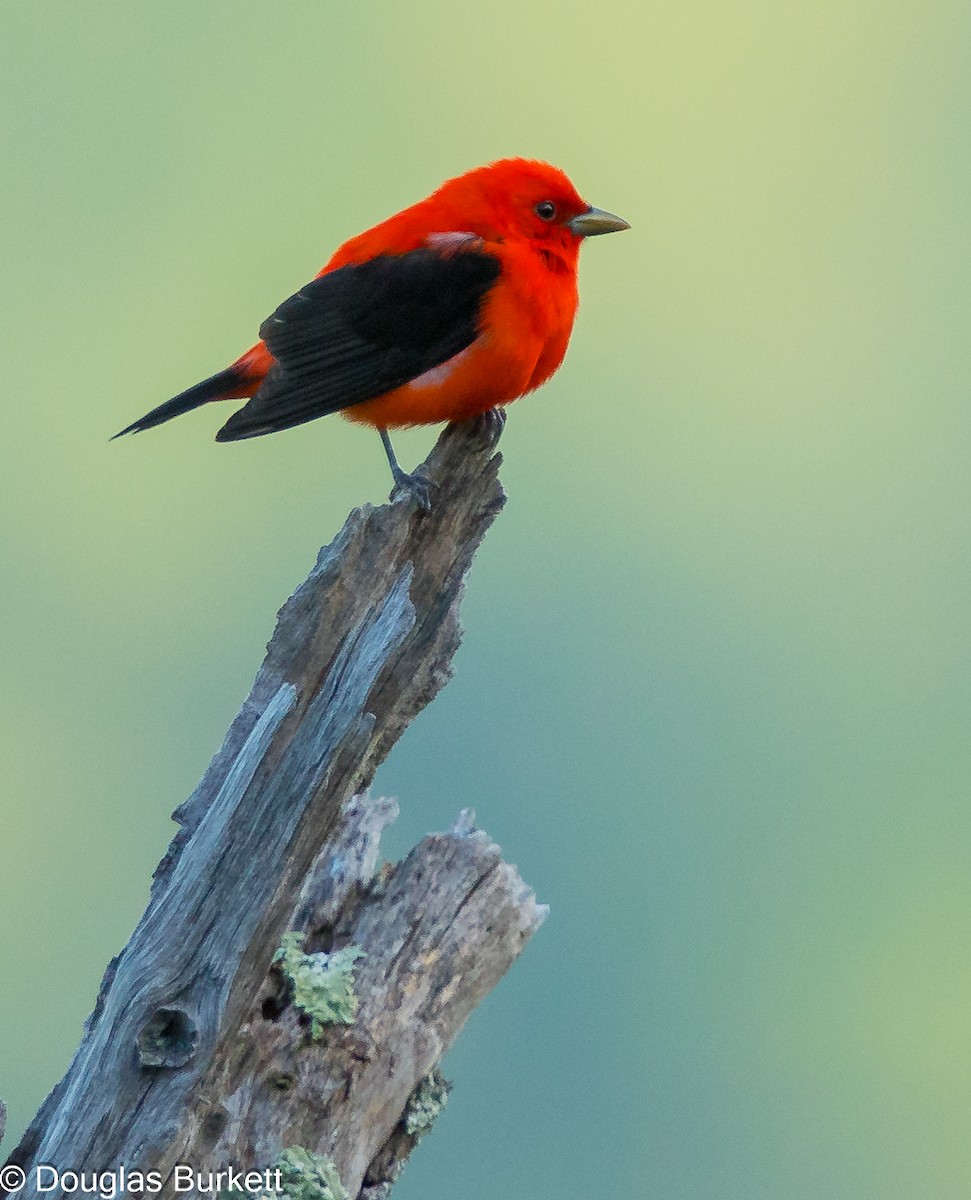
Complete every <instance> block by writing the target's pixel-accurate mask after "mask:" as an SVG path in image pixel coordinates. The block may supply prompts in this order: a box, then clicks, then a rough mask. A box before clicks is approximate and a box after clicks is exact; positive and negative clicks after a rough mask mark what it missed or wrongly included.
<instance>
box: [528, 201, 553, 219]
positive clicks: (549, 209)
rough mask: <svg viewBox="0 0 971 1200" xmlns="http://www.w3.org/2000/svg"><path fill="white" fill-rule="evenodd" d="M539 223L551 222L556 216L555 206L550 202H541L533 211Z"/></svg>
mask: <svg viewBox="0 0 971 1200" xmlns="http://www.w3.org/2000/svg"><path fill="white" fill-rule="evenodd" d="M533 212H534V213H535V214H536V215H537V216H538V217H539V219H540V220H541V221H552V220H553V218H554V217H555V216H556V205H555V204H554V203H553V201H552V200H541V201H540V202H539V204H537V205H536V207H535V208H534V209H533Z"/></svg>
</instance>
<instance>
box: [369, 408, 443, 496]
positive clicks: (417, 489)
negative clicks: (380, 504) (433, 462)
mask: <svg viewBox="0 0 971 1200" xmlns="http://www.w3.org/2000/svg"><path fill="white" fill-rule="evenodd" d="M378 433H380V434H381V442H382V444H383V445H384V452H385V454H386V455H387V456H388V466H389V467H390V468H391V477H392V478H393V479H394V489H393V490H392V492H391V495H390V497H389V499H391V500H393V499H394V498H395V496H396V495H397V494H398V492H405V493H407V494H408V495H409V496H412V497H413V498H414V501H415V503H416V504H417V505H418V507H419V508H420V509H421V510H422V512H429V511H430V510H431V507H432V488H433V487H434V486H435V485H434V484H433V483H432V481H431V480H430V479H424V478H422V476H421V475H418V474H415V475H409V474H408V472H407V471H403V470H402V469H401V466H400V464H399V462H398V459H397V458H396V457H395V452H394V447H393V446H392V445H391V438H390V437H388V431H387V429H379V430H378Z"/></svg>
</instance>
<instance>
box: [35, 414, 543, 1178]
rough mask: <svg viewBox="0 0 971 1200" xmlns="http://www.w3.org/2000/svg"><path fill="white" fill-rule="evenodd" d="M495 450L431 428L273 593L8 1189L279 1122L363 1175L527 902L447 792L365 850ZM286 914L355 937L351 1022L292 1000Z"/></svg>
mask: <svg viewBox="0 0 971 1200" xmlns="http://www.w3.org/2000/svg"><path fill="white" fill-rule="evenodd" d="M499 461H500V458H499V456H498V455H494V454H493V453H492V451H491V447H490V446H489V445H487V444H485V443H484V442H483V439H482V437H481V433H480V432H479V430H478V428H477V427H476V426H474V425H469V426H460V427H452V428H449V429H447V430H446V431H445V432H444V433H443V434H442V437H441V438H440V439H439V442H438V444H437V445H436V447H435V449H434V450H433V451H432V454H431V455H430V457H429V459H428V460H427V462H426V464H425V466H424V468H423V470H424V472H425V473H426V474H427V477H428V478H429V479H431V480H432V482H433V483H434V484H435V485H436V487H435V490H434V493H433V506H432V509H431V512H430V513H427V514H423V513H421V512H418V511H416V509H415V507H414V505H413V504H412V503H411V502H409V501H408V500H407V499H401V498H399V499H396V500H395V501H394V502H393V503H391V504H389V505H385V506H382V507H379V508H371V507H370V506H367V507H365V508H363V509H359V510H355V511H354V512H353V513H352V514H351V516H350V517H349V518H348V520H347V523H346V524H345V526H344V529H343V530H342V531H341V533H340V534H339V535H338V537H337V538H336V539H335V541H334V542H333V543H332V544H331V545H330V546H328V547H325V548H324V549H323V550H322V551H321V552H320V555H319V558H318V561H317V564H316V566H315V567H314V569H313V571H312V572H311V574H310V576H309V578H308V579H307V580H306V581H305V582H304V583H303V584H302V585H301V586H300V587H299V588H298V589H297V590H296V592H295V593H294V595H293V596H292V597H291V598H290V600H289V601H288V602H287V603H286V605H285V606H284V607H283V609H282V610H281V612H280V614H279V617H278V621H277V627H276V631H275V633H274V635H273V638H272V640H271V642H270V644H269V646H268V648H267V655H266V658H265V660H264V662H263V665H262V667H261V669H260V672H259V674H258V676H257V678H256V681H255V683H254V685H253V689H252V692H251V693H250V696H249V698H248V699H247V700H246V702H245V704H244V705H243V707H242V709H241V711H240V713H239V715H238V716H237V717H236V719H235V721H234V722H233V724H232V726H231V728H230V730H229V732H228V734H227V735H226V739H225V742H224V744H223V746H222V748H221V749H220V750H219V752H218V753H217V754H216V756H215V758H214V759H213V761H212V763H211V764H210V766H209V768H208V770H207V771H206V773H205V775H204V777H203V779H202V781H201V783H200V784H199V786H198V788H197V789H196V791H195V792H194V794H193V795H192V796H191V797H190V799H189V800H188V801H186V803H184V804H183V805H182V806H181V807H180V808H179V809H178V810H177V811H176V813H175V817H176V820H177V821H178V822H179V824H180V829H179V832H178V833H177V835H176V836H175V838H174V840H173V842H172V844H171V846H170V847H169V850H168V851H167V853H166V855H165V857H164V859H163V860H162V862H161V863H160V864H159V867H158V869H157V871H156V875H155V880H154V884H153V888H152V894H151V898H150V902H149V905H148V908H147V909H146V911H145V913H144V915H143V917H142V919H141V921H140V923H139V925H138V927H137V929H136V930H135V932H134V934H133V935H132V938H131V940H130V941H129V943H128V945H127V946H126V947H125V949H124V950H123V951H122V953H121V954H120V955H119V956H118V957H117V958H116V959H115V960H114V961H113V962H112V963H111V964H110V965H109V967H108V970H107V971H106V973H105V978H104V981H103V983H102V988H101V994H100V995H99V997H98V1001H97V1004H96V1006H95V1010H94V1012H93V1013H92V1015H91V1017H90V1018H89V1020H88V1022H87V1025H86V1027H85V1033H84V1038H83V1041H82V1043H81V1046H80V1048H79V1050H78V1051H77V1054H76V1056H75V1058H74V1061H73V1062H72V1064H71V1066H70V1068H69V1069H68V1072H67V1074H66V1075H65V1076H64V1078H63V1080H62V1081H61V1082H60V1084H58V1086H57V1087H56V1088H55V1089H54V1091H53V1092H52V1093H51V1095H50V1096H49V1097H48V1099H47V1101H46V1102H45V1104H44V1106H43V1107H42V1108H41V1110H40V1112H39V1113H38V1114H37V1116H36V1117H35V1119H34V1122H33V1123H32V1125H31V1127H30V1129H29V1130H28V1132H27V1134H26V1135H25V1136H24V1139H23V1141H22V1142H21V1144H20V1146H19V1147H18V1148H17V1150H16V1151H15V1152H14V1153H13V1155H12V1156H11V1161H12V1162H15V1163H18V1164H20V1165H21V1166H23V1167H24V1168H26V1169H27V1171H28V1184H27V1187H26V1188H25V1189H24V1190H23V1192H21V1193H20V1194H21V1195H23V1196H32V1195H35V1194H36V1190H35V1188H34V1187H33V1183H32V1176H31V1167H32V1166H34V1165H36V1164H38V1163H52V1164H54V1165H56V1166H59V1167H60V1168H61V1169H62V1170H64V1169H71V1170H75V1171H99V1172H100V1171H105V1170H116V1169H117V1168H118V1167H119V1166H120V1165H122V1164H124V1165H125V1166H126V1167H127V1168H128V1170H129V1171H130V1170H134V1169H138V1170H140V1171H149V1170H159V1171H161V1172H162V1175H163V1177H165V1178H167V1179H170V1178H171V1174H170V1173H171V1171H172V1170H173V1168H174V1165H175V1164H176V1163H185V1164H190V1165H191V1166H192V1167H193V1168H195V1169H200V1170H218V1169H220V1168H222V1167H223V1166H225V1165H227V1164H235V1165H237V1166H244V1167H246V1168H257V1169H258V1168H263V1167H266V1166H268V1165H270V1164H271V1163H272V1162H273V1161H274V1159H275V1158H276V1157H277V1155H278V1154H279V1153H280V1151H281V1150H282V1149H283V1148H285V1147H287V1146H295V1145H296V1146H301V1147H304V1148H306V1149H308V1150H310V1151H312V1152H315V1153H322V1154H326V1155H327V1156H329V1158H330V1159H331V1160H332V1162H333V1164H334V1166H335V1167H336V1169H337V1171H338V1172H339V1174H340V1177H341V1180H342V1181H343V1186H344V1188H345V1189H346V1191H347V1193H348V1195H349V1196H352V1197H356V1196H361V1197H363V1198H365V1200H379V1198H380V1197H383V1196H384V1195H386V1193H387V1190H388V1187H389V1185H390V1182H391V1181H393V1179H394V1177H395V1175H396V1173H397V1171H398V1169H400V1165H401V1163H402V1162H403V1160H404V1158H405V1157H407V1154H408V1152H409V1151H410V1149H411V1147H412V1146H413V1145H414V1142H415V1140H416V1136H417V1134H416V1132H415V1130H414V1128H413V1126H414V1124H415V1122H414V1121H411V1120H410V1119H409V1113H410V1112H412V1111H413V1105H414V1097H415V1096H416V1095H420V1094H421V1092H420V1088H421V1086H422V1081H423V1080H426V1078H427V1077H428V1076H429V1073H430V1072H432V1071H433V1069H434V1068H435V1067H436V1065H437V1064H438V1062H439V1060H440V1058H441V1056H442V1054H443V1052H444V1051H445V1049H446V1048H447V1047H448V1046H449V1044H450V1043H451V1041H452V1040H453V1038H454V1037H455V1036H456V1034H457V1033H458V1031H459V1029H460V1028H461V1027H462V1025H463V1023H464V1022H465V1020H466V1018H467V1017H468V1015H469V1013H470V1012H471V1010H472V1008H473V1007H474V1006H475V1004H476V1003H477V1002H478V1001H479V1000H480V999H481V998H482V997H483V996H484V995H485V994H486V992H488V990H489V989H490V988H491V987H492V986H493V985H494V984H495V983H496V982H497V981H498V979H499V978H501V976H502V975H503V974H504V973H505V971H506V970H507V969H508V967H509V966H510V965H511V963H512V961H513V960H514V959H515V957H516V956H517V955H518V953H519V952H520V950H521V949H522V947H523V945H524V943H525V941H526V939H527V938H528V937H529V936H530V934H531V933H532V932H533V931H534V930H535V929H536V928H537V927H538V925H539V923H540V922H541V920H542V919H543V916H544V913H545V910H544V909H542V908H541V907H540V906H538V905H537V904H536V903H535V899H534V897H533V895H532V893H531V892H530V890H529V889H528V888H526V887H525V886H524V885H523V883H522V881H521V880H520V879H519V876H518V875H517V873H516V871H515V869H514V868H511V867H509V866H507V865H505V864H504V863H503V862H502V861H501V858H500V853H499V848H498V847H497V846H495V845H494V844H492V843H491V842H490V841H489V839H488V838H487V837H486V835H485V834H483V833H480V832H478V831H476V830H475V829H474V827H473V823H472V821H471V819H470V817H469V816H468V814H465V815H463V817H462V818H460V820H459V822H458V823H457V825H456V826H455V827H454V828H453V830H452V831H451V832H449V833H447V834H443V835H437V836H432V837H428V838H425V839H424V840H423V841H422V842H421V843H420V844H419V845H418V846H417V847H416V848H415V849H414V850H413V851H412V852H411V854H410V855H408V857H407V858H406V859H405V860H404V861H403V862H402V863H400V864H398V865H396V866H394V867H390V866H385V867H384V868H381V869H378V868H377V866H376V864H377V860H378V839H379V837H380V833H381V830H382V829H383V828H384V826H385V825H386V824H387V823H388V822H389V821H390V820H392V819H393V816H394V811H395V809H394V805H393V802H390V801H385V800H371V799H369V798H368V797H367V795H366V789H367V787H368V785H369V783H370V781H371V778H372V777H373V774H374V771H375V769H376V767H377V766H378V764H379V763H380V762H381V760H382V759H383V758H384V757H385V755H386V754H387V752H388V750H389V749H390V748H391V746H392V745H393V743H394V742H395V740H396V739H397V738H398V736H399V734H400V733H401V731H402V730H403V729H404V728H405V727H406V726H407V724H408V723H409V722H410V721H411V720H412V719H413V718H414V716H415V715H416V714H417V713H418V712H419V711H420V710H421V708H423V707H424V705H426V704H427V703H428V702H429V701H430V700H431V699H432V698H433V697H434V696H435V695H436V693H437V692H438V691H439V690H440V688H441V687H442V686H443V685H444V684H445V683H446V682H447V680H448V678H449V675H450V666H449V664H450V661H451V658H452V656H453V654H454V652H455V650H456V649H457V647H458V643H459V639H460V629H459V624H458V606H459V602H460V599H461V595H462V591H463V586H464V582H463V581H464V578H465V575H466V572H467V571H468V568H469V566H470V563H471V560H472V556H473V554H474V553H475V550H476V548H477V546H478V545H479V543H480V541H481V539H482V537H483V535H484V534H485V531H486V530H487V528H488V526H489V525H490V524H491V522H492V521H493V519H494V518H495V516H496V514H497V513H498V511H499V509H500V508H501V507H502V504H503V501H504V496H503V493H502V489H501V487H500V485H499V482H498V476H497V472H498V464H499ZM289 929H298V930H302V931H304V933H305V935H306V936H305V941H304V944H303V947H302V950H303V951H304V952H306V953H316V952H318V951H320V952H324V953H329V952H331V951H335V950H340V949H342V948H344V947H348V946H351V945H356V946H359V947H361V948H362V950H363V956H362V957H361V958H360V959H359V960H358V962H357V964H356V966H355V979H354V991H355V993H356V995H357V998H358V1002H359V1007H358V1010H357V1013H356V1015H355V1016H354V1018H353V1023H352V1024H348V1025H342V1024H333V1025H327V1026H326V1028H325V1029H323V1031H321V1029H319V1028H318V1027H316V1026H315V1025H314V1024H313V1023H312V1022H311V1021H310V1020H309V1018H308V1015H307V1013H306V1012H304V1011H301V1009H300V1008H299V1007H298V1005H297V1003H295V995H294V991H293V986H292V982H291V981H289V980H288V979H287V978H285V977H284V975H283V974H282V973H281V968H280V966H279V965H277V966H272V965H271V960H272V959H273V956H274V953H275V952H276V950H277V948H278V947H279V946H280V944H281V938H282V935H283V934H284V932H285V931H287V930H289ZM314 961H318V960H314ZM321 961H322V960H321ZM315 1035H317V1036H315ZM409 1098H412V1108H409ZM167 1190H168V1189H167Z"/></svg>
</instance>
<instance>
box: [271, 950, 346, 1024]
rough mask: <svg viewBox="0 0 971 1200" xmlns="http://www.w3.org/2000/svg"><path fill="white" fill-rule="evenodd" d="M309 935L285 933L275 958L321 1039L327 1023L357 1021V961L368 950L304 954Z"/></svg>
mask: <svg viewBox="0 0 971 1200" xmlns="http://www.w3.org/2000/svg"><path fill="white" fill-rule="evenodd" d="M305 937H306V934H304V933H300V932H298V931H296V930H291V931H290V932H289V933H285V934H284V935H283V940H282V942H281V943H280V949H279V950H277V952H276V954H275V955H274V956H273V961H274V962H275V963H279V965H280V969H281V971H282V972H283V974H284V975H285V976H286V977H287V979H288V980H289V981H290V983H291V984H292V985H293V1003H294V1004H295V1005H296V1006H297V1008H299V1009H300V1011H301V1012H305V1013H306V1014H307V1016H308V1017H310V1036H311V1037H313V1038H319V1037H322V1036H323V1032H324V1027H325V1026H327V1025H353V1024H354V1017H355V1014H356V1013H357V996H356V995H355V994H354V963H355V962H356V961H357V960H358V959H359V958H360V957H361V956H362V955H363V953H364V951H363V950H362V949H361V947H360V946H345V947H344V948H343V949H342V950H334V951H333V952H332V953H330V954H325V953H324V952H323V951H318V952H317V953H316V954H304V952H303V949H302V947H303V943H304V939H305Z"/></svg>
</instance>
